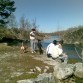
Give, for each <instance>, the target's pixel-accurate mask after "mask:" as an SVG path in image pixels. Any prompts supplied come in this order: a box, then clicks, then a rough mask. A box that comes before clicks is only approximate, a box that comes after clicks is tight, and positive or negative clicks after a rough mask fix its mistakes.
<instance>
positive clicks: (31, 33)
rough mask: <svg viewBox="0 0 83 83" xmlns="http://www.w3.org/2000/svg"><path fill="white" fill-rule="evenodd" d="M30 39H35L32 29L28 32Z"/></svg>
mask: <svg viewBox="0 0 83 83" xmlns="http://www.w3.org/2000/svg"><path fill="white" fill-rule="evenodd" d="M31 35H33V36H34V37H33V36H31ZM30 39H31V40H34V39H35V34H34V32H33V31H31V32H30Z"/></svg>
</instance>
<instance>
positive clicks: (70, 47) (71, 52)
mask: <svg viewBox="0 0 83 83" xmlns="http://www.w3.org/2000/svg"><path fill="white" fill-rule="evenodd" d="M53 40H58V41H59V37H58V36H51V37H50V38H49V39H44V40H43V41H42V45H43V47H44V48H46V47H47V45H48V44H49V43H51V42H52V41H53ZM62 47H63V51H64V52H65V53H66V54H67V55H68V58H69V59H75V60H78V61H81V59H80V58H79V56H78V54H77V53H76V50H75V48H76V49H77V51H78V53H79V55H80V56H81V49H79V48H77V47H76V46H75V45H74V44H63V45H62Z"/></svg>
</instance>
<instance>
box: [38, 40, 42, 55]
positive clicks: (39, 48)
mask: <svg viewBox="0 0 83 83" xmlns="http://www.w3.org/2000/svg"><path fill="white" fill-rule="evenodd" d="M37 47H38V51H39V53H40V54H43V49H42V48H43V46H42V44H41V40H38V43H37Z"/></svg>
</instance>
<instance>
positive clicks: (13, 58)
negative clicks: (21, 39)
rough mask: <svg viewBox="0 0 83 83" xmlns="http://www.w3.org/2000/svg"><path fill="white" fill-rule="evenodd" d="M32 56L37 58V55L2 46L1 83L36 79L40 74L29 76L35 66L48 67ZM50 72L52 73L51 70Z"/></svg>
mask: <svg viewBox="0 0 83 83" xmlns="http://www.w3.org/2000/svg"><path fill="white" fill-rule="evenodd" d="M31 56H35V57H36V54H31V53H30V52H27V53H21V52H20V49H19V47H11V46H5V45H3V44H0V83H16V81H18V80H23V79H29V78H36V77H37V75H38V74H39V73H37V72H35V73H33V74H28V73H27V72H30V69H33V68H35V66H39V67H45V66H48V65H47V64H45V63H43V62H42V61H39V60H35V59H34V58H32V57H31ZM49 72H51V71H50V70H49ZM15 73H16V75H15ZM17 73H21V74H20V75H18V74H17ZM17 75H18V76H17Z"/></svg>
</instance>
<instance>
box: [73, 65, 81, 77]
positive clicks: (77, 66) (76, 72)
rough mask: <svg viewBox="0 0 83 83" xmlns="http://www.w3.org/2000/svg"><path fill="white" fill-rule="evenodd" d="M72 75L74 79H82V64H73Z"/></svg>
mask: <svg viewBox="0 0 83 83" xmlns="http://www.w3.org/2000/svg"><path fill="white" fill-rule="evenodd" d="M74 75H75V76H76V77H80V78H83V63H76V64H75V72H74Z"/></svg>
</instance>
